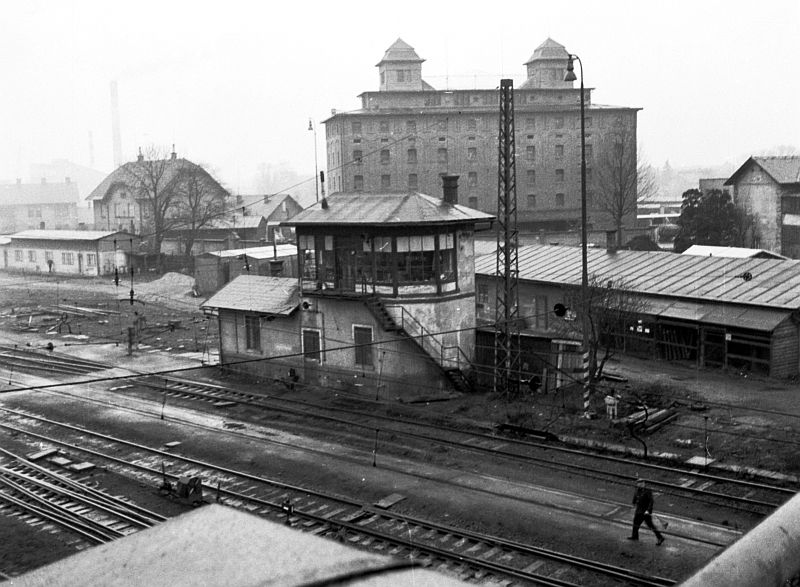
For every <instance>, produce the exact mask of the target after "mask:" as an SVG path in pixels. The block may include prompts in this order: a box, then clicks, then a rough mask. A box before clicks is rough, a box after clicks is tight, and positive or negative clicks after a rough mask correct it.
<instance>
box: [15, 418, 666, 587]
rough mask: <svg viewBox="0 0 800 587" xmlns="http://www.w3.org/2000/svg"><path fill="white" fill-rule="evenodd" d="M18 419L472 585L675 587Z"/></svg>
mask: <svg viewBox="0 0 800 587" xmlns="http://www.w3.org/2000/svg"><path fill="white" fill-rule="evenodd" d="M5 411H6V412H7V413H10V411H9V410H5ZM14 418H16V419H17V424H15V425H11V424H10V423H8V422H6V423H3V424H0V427H2V428H5V429H7V430H9V431H13V432H14V433H16V434H18V435H26V436H28V437H30V438H33V439H35V440H36V442H37V443H39V444H41V443H45V444H46V445H47V446H49V447H52V448H58V449H59V450H60V451H61V452H62V453H64V454H67V455H77V454H79V455H80V458H91V459H93V460H95V461H98V463H102V464H103V465H104V466H107V467H109V468H114V469H116V470H118V471H119V472H120V473H122V474H123V475H127V476H133V477H136V478H138V479H140V480H141V481H144V482H147V483H151V484H153V485H155V484H156V483H158V482H159V481H161V480H162V478H163V477H164V476H167V477H169V478H171V479H177V478H178V477H182V476H184V477H185V476H201V477H202V478H204V479H205V480H206V482H207V484H208V485H210V486H211V488H212V491H215V492H216V494H217V499H219V500H221V501H223V502H225V503H226V504H228V505H231V506H234V507H238V508H242V509H244V510H247V511H250V512H252V513H255V514H257V515H261V516H265V517H267V518H271V519H275V520H279V521H282V522H283V523H286V524H289V525H291V526H293V527H295V528H298V529H300V530H304V531H307V532H312V533H314V534H318V535H322V536H327V537H331V538H334V539H338V540H342V541H344V542H346V543H348V544H351V545H352V546H358V547H361V548H365V549H368V550H371V551H375V552H380V553H383V554H390V555H393V556H398V557H405V558H409V559H412V560H414V561H416V562H418V563H419V564H422V565H424V566H427V567H431V568H434V569H436V570H438V571H440V572H446V573H448V574H451V575H454V576H458V577H460V578H462V579H466V580H470V581H473V582H478V583H498V582H503V581H506V582H508V581H511V582H514V583H517V584H535V585H558V586H562V587H564V586H571V585H588V584H591V585H671V584H673V583H674V582H673V581H671V580H669V579H666V578H660V577H650V576H647V575H645V574H642V573H636V572H631V571H629V570H626V569H623V568H620V567H616V566H613V565H606V564H602V563H597V562H593V561H588V560H585V559H580V558H578V557H573V556H571V555H567V554H563V553H557V552H554V551H549V550H547V549H542V548H537V547H533V546H530V545H525V544H521V543H515V542H512V541H508V540H505V539H502V538H499V537H495V536H489V535H486V534H480V533H476V532H470V531H465V530H463V529H459V528H454V527H451V526H446V525H442V524H440V523H437V522H434V521H432V520H424V519H420V518H414V517H410V516H404V515H400V514H395V513H392V512H391V511H390V510H389V507H390V506H391V503H386V504H379V505H365V504H363V503H361V502H359V501H358V500H353V499H347V498H342V497H341V496H336V495H332V494H328V493H325V492H320V491H314V490H309V489H307V488H303V487H297V486H293V485H289V484H286V483H282V482H280V481H277V480H274V479H269V478H265V477H261V476H258V475H254V474H251V473H247V472H243V471H237V470H233V469H230V468H226V467H221V466H218V465H215V464H212V463H208V462H203V461H200V460H196V459H192V458H189V457H184V456H180V455H176V454H174V453H173V452H171V451H167V450H164V449H162V448H156V447H150V446H145V445H143V444H139V443H134V442H130V441H127V440H124V439H121V438H115V437H112V436H108V435H103V434H98V433H96V432H92V431H90V430H86V429H84V428H81V427H77V426H73V425H70V424H66V423H63V422H54V421H51V420H47V419H45V418H40V417H36V416H33V415H31V414H23V415H16V416H14ZM31 421H35V422H36V424H35V425H36V427H37V431H33V430H30V429H28V426H26V425H25V422H31ZM42 428H45V429H49V428H52V429H55V430H59V431H60V432H61V433H62V434H66V435H67V438H57V437H55V436H54V435H53V433H52V432H51V433H48V434H44V433H43V432H44V431H43V430H42ZM75 437H77V438H78V439H80V442H78V441H76V440H75ZM18 438H19V437H18ZM209 481H211V482H210V483H209ZM215 484H217V487H218V489H216V490H214V485H215ZM389 502H391V499H389Z"/></svg>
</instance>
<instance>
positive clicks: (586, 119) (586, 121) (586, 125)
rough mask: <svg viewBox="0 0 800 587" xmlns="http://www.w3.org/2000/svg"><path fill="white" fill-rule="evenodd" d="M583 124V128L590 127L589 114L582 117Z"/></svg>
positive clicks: (590, 118)
mask: <svg viewBox="0 0 800 587" xmlns="http://www.w3.org/2000/svg"><path fill="white" fill-rule="evenodd" d="M583 126H584V127H585V128H592V117H591V116H587V117H586V118H584V119H583Z"/></svg>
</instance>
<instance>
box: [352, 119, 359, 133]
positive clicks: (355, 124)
mask: <svg viewBox="0 0 800 587" xmlns="http://www.w3.org/2000/svg"><path fill="white" fill-rule="evenodd" d="M350 129H351V130H352V132H353V134H354V135H360V134H361V123H360V122H356V121H353V122H351V123H350Z"/></svg>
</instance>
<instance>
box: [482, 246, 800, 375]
mask: <svg viewBox="0 0 800 587" xmlns="http://www.w3.org/2000/svg"><path fill="white" fill-rule="evenodd" d="M518 259H519V279H520V283H519V296H520V315H521V316H523V317H525V319H526V320H525V328H526V329H528V330H530V331H531V332H536V333H550V334H551V335H553V336H556V335H561V334H562V333H561V332H559V329H558V320H559V319H558V318H556V317H555V316H554V315H553V314H552V308H553V306H554V305H555V304H556V303H565V302H566V301H568V298H569V296H570V292H575V291H576V290H578V289H579V288H580V284H581V249H580V247H566V246H544V245H531V246H524V247H520V248H519V255H518ZM475 267H476V281H477V289H478V292H477V298H478V301H479V307H478V320H479V322H481V321H482V322H484V323H486V322H490V321H491V320H493V319H494V307H495V303H496V302H495V300H494V297H493V296H494V289H495V288H494V282H495V277H494V276H495V256H494V255H491V254H490V255H484V256H483V257H481V258H479V259H478V260H477V261H476V263H475ZM588 270H589V275H590V276H595V277H596V278H598V279H599V280H600V281H602V282H603V283H609V284H610V285H611V287H614V286H615V284H617V285H619V286H623V287H625V288H626V290H627V291H630V292H633V293H634V295H637V296H640V298H641V300H642V302H643V308H642V312H641V315H638V316H635V317H633V316H632V317H631V322H630V324H628V325H627V327H626V328H625V331H624V332H619V333H616V334H617V335H618V336H620V337H622V338H623V339H624V344H623V348H624V349H625V351H626V352H631V353H635V354H641V355H644V356H647V357H650V358H659V359H667V360H686V361H691V362H693V363H695V364H696V365H697V366H701V367H732V368H737V369H741V370H743V371H752V372H759V373H764V374H769V375H770V376H773V377H792V376H796V375H798V373H800V354H799V353H798V345H799V343H800V337H799V336H798V316H800V262H799V261H794V260H784V259H770V258H756V257H746V258H741V257H740V258H730V257H715V256H712V257H708V256H693V255H677V254H675V253H667V252H661V251H617V252H615V253H610V252H608V251H606V250H602V249H589V250H588Z"/></svg>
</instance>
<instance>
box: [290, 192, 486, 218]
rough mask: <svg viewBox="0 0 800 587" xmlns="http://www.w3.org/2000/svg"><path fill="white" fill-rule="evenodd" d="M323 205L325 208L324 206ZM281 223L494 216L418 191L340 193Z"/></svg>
mask: <svg viewBox="0 0 800 587" xmlns="http://www.w3.org/2000/svg"><path fill="white" fill-rule="evenodd" d="M323 202H325V203H326V207H323ZM323 202H318V203H316V204H314V205H313V206H310V207H308V208H306V209H305V210H303V211H302V212H300V213H299V214H297V215H296V216H294V217H293V218H292V219H291V220H287V221H285V222H282V223H281V224H282V225H283V226H310V225H319V224H340V225H348V224H349V225H365V224H393V225H404V224H415V225H419V224H468V223H469V224H474V223H475V222H486V221H489V220H493V219H494V216H492V215H491V214H485V213H484V212H480V211H478V210H473V209H472V208H468V207H466V206H461V205H458V204H445V203H443V202H442V200H441V198H434V197H432V196H428V195H426V194H420V193H419V192H408V193H394V194H371V193H339V194H334V195H332V196H330V197H328V198H327V199H326V200H323Z"/></svg>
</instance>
